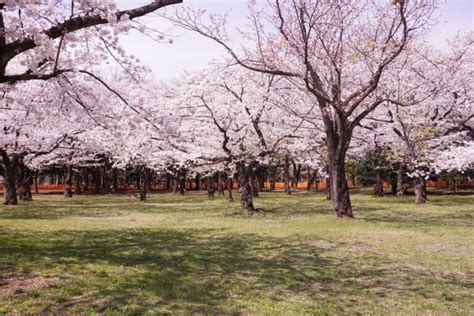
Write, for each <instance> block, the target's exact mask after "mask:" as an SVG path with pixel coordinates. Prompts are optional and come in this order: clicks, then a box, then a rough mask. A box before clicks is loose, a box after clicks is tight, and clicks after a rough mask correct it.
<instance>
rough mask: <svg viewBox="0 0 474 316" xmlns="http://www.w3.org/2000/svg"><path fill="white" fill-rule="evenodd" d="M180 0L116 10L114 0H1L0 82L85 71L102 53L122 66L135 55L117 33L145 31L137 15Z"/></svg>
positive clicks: (161, 1)
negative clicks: (52, 0)
mask: <svg viewBox="0 0 474 316" xmlns="http://www.w3.org/2000/svg"><path fill="white" fill-rule="evenodd" d="M181 2H182V0H160V1H151V2H150V3H149V4H146V5H142V6H137V7H135V8H133V9H129V10H119V9H118V8H117V6H116V4H115V1H113V0H107V1H96V0H92V1H91V0H72V1H69V0H67V1H66V0H61V1H54V2H51V1H33V0H27V1H10V0H3V1H1V2H0V83H15V82H18V81H24V80H32V79H42V80H45V79H49V78H52V77H57V76H58V75H60V74H64V73H70V72H82V73H84V74H88V73H89V72H90V67H91V65H94V64H97V63H101V62H102V61H103V60H104V58H97V57H98V55H102V56H105V57H106V58H105V59H109V58H108V57H109V55H112V57H113V59H115V60H116V61H119V62H120V64H121V65H122V66H125V67H126V66H128V65H130V64H131V63H133V61H134V58H133V57H132V56H129V55H127V54H126V53H125V51H124V50H123V49H122V48H120V47H119V46H118V39H117V34H119V33H122V32H127V31H128V30H130V29H131V28H132V27H135V28H137V29H138V30H140V31H142V32H144V27H143V26H142V25H140V23H139V21H138V22H137V20H136V19H138V18H140V17H142V16H144V15H147V14H149V13H152V12H154V11H156V10H158V9H160V8H163V7H166V6H169V5H173V4H177V3H181ZM79 61H81V62H82V63H83V62H84V61H87V63H89V65H88V67H87V68H86V67H83V66H84V65H83V64H82V63H81V62H79Z"/></svg>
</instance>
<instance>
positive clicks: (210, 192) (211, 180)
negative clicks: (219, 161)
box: [207, 174, 216, 199]
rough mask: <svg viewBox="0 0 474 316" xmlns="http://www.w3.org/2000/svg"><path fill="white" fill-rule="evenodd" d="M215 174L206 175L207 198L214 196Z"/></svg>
mask: <svg viewBox="0 0 474 316" xmlns="http://www.w3.org/2000/svg"><path fill="white" fill-rule="evenodd" d="M215 182H216V175H215V174H213V175H210V176H207V197H208V198H209V199H213V198H214V194H215V193H216V183H215Z"/></svg>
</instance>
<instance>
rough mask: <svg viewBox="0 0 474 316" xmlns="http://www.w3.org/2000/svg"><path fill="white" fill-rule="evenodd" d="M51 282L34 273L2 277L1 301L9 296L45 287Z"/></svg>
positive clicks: (0, 279)
mask: <svg viewBox="0 0 474 316" xmlns="http://www.w3.org/2000/svg"><path fill="white" fill-rule="evenodd" d="M49 282H50V280H48V279H46V278H44V277H42V276H38V275H34V274H21V275H17V276H10V277H0V301H1V300H2V299H3V298H5V297H8V296H12V295H19V294H22V293H27V292H30V291H32V290H36V289H40V288H45V287H47V286H48V284H49Z"/></svg>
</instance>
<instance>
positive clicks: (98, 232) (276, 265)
mask: <svg viewBox="0 0 474 316" xmlns="http://www.w3.org/2000/svg"><path fill="white" fill-rule="evenodd" d="M34 198H35V201H34V202H32V203H30V204H21V205H19V206H16V207H2V208H0V314H3V313H65V312H67V313H86V314H88V313H104V314H140V315H141V314H147V313H148V314H194V313H199V314H247V315H248V314H267V315H290V314H297V315H301V314H321V315H332V314H349V315H354V314H376V315H387V314H396V315H399V314H403V315H404V314H436V315H437V314H440V315H446V314H453V315H472V311H473V310H474V296H473V295H474V268H473V266H474V260H473V259H474V258H473V257H474V249H473V248H474V233H473V227H474V220H473V215H474V206H473V205H474V196H432V197H431V201H430V203H428V204H426V205H421V206H415V205H414V204H413V201H412V200H413V197H406V198H395V197H388V196H387V197H384V198H374V197H371V196H368V195H354V196H353V197H352V200H353V205H354V209H355V214H356V217H357V219H356V220H338V219H335V218H334V217H333V216H332V214H331V213H330V211H329V209H330V207H329V203H328V202H327V201H326V200H325V198H324V196H323V195H322V194H319V195H314V194H313V195H305V194H295V195H292V196H285V195H283V194H282V193H266V194H262V197H260V198H257V199H256V201H255V202H256V205H257V207H262V208H263V209H265V210H266V212H265V214H264V215H262V214H260V215H255V216H252V217H249V216H243V215H239V214H238V213H237V212H236V211H237V210H238V202H234V203H228V202H226V201H225V200H224V199H223V198H216V199H215V200H212V201H209V200H207V198H206V197H205V196H204V195H202V194H194V193H190V194H188V195H187V196H185V197H181V196H178V195H173V194H156V195H152V196H151V198H150V199H149V201H148V202H146V203H141V202H139V201H137V200H136V199H135V198H134V197H129V196H79V197H74V198H73V199H70V200H65V199H64V198H63V197H61V196H53V195H43V196H35V197H34Z"/></svg>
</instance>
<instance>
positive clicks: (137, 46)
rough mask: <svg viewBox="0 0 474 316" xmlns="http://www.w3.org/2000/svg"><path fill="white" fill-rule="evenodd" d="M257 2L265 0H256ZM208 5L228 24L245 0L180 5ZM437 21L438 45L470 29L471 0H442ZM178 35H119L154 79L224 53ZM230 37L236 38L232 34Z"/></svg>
mask: <svg viewBox="0 0 474 316" xmlns="http://www.w3.org/2000/svg"><path fill="white" fill-rule="evenodd" d="M256 1H257V2H260V1H262V2H263V1H265V0H256ZM117 2H118V5H119V8H120V9H125V8H131V7H136V6H138V5H140V4H143V3H146V2H149V0H148V1H145V0H118V1H117ZM189 4H192V5H193V6H194V7H199V8H204V9H208V10H210V11H213V12H222V13H225V12H228V14H229V16H228V21H229V23H230V28H233V27H235V26H239V25H241V24H243V23H245V22H244V21H245V16H246V5H247V1H246V0H184V5H189ZM436 15H437V16H438V17H439V20H440V22H441V23H440V24H439V25H437V26H436V27H435V28H434V29H433V32H432V34H431V35H430V38H429V40H430V42H431V43H433V44H434V45H436V46H442V45H443V43H444V42H445V40H446V38H449V37H451V36H453V35H455V34H457V33H458V32H460V31H461V32H464V31H470V30H474V0H445V3H444V4H442V5H441V6H440V8H439V9H438V10H437V12H436ZM146 19H147V20H146V21H147V23H150V24H151V25H152V26H153V27H154V28H159V29H161V30H163V31H166V30H167V29H168V28H169V25H167V24H166V22H164V21H162V20H160V19H159V18H157V17H156V16H153V17H147V18H146ZM173 33H174V34H176V35H178V36H176V37H174V38H173V44H164V43H157V42H155V41H153V40H151V39H149V38H147V37H146V36H144V35H142V34H138V33H137V32H131V33H130V34H128V35H124V36H122V38H121V43H122V45H123V46H124V47H125V48H126V49H127V51H128V52H130V53H132V54H134V55H135V56H137V57H138V58H139V59H140V60H141V62H142V63H143V64H144V65H146V66H148V67H150V68H151V69H152V71H153V73H154V75H155V77H156V78H158V79H167V78H171V77H173V76H176V75H178V74H179V73H180V72H182V71H184V70H199V69H202V68H204V67H205V66H206V65H207V64H208V63H209V62H210V61H211V60H212V59H213V58H218V57H219V56H222V55H224V51H223V50H222V49H221V48H220V47H219V45H217V44H216V43H214V42H212V41H210V40H208V39H205V38H203V37H201V36H199V35H196V34H194V33H192V32H186V31H183V30H175V31H173ZM231 37H232V39H233V41H234V42H235V41H238V38H237V37H236V36H232V34H231Z"/></svg>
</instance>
